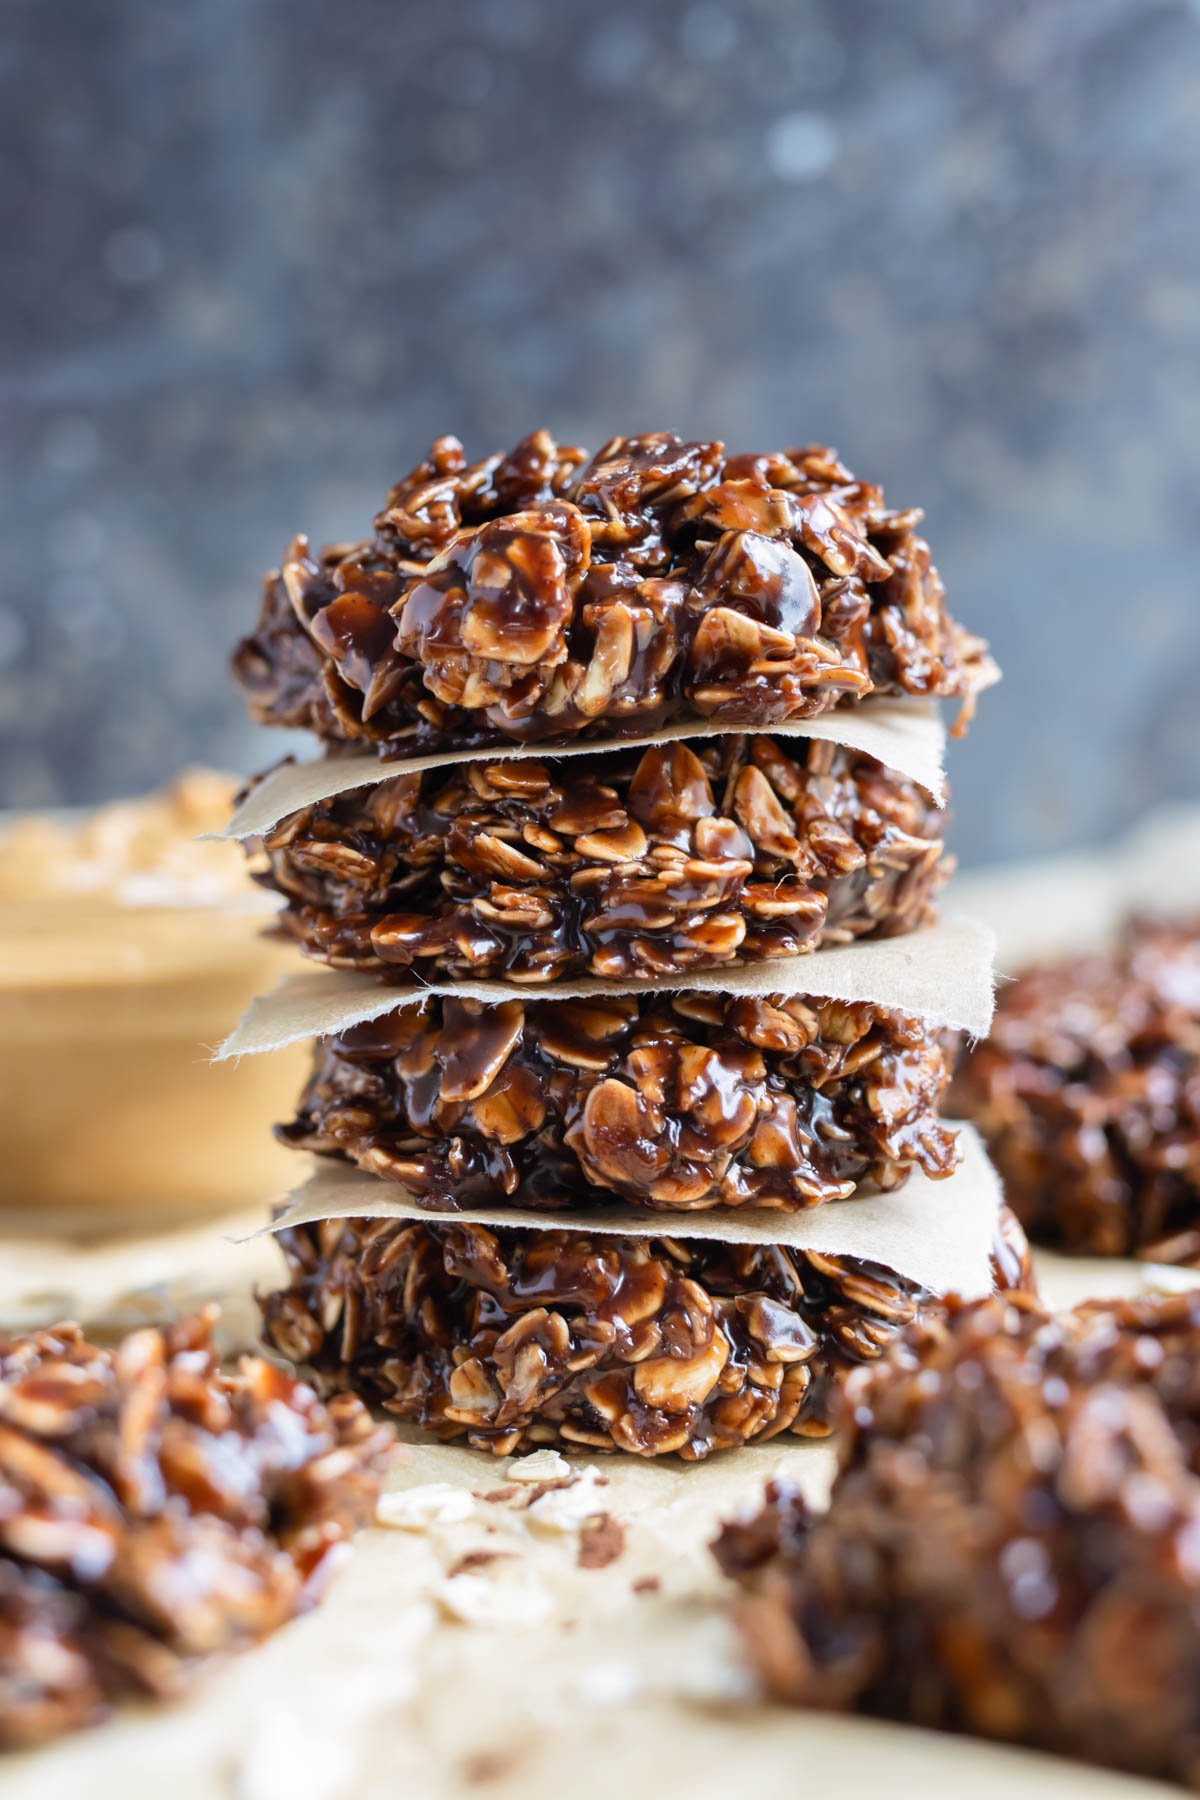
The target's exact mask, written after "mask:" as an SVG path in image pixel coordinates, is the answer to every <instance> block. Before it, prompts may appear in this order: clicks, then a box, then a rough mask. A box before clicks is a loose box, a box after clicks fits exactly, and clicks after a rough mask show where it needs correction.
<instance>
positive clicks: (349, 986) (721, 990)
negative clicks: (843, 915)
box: [213, 918, 995, 1062]
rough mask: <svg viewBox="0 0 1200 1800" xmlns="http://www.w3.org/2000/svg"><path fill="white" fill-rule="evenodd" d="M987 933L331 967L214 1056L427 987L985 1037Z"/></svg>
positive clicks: (308, 1029) (951, 926) (281, 997)
mask: <svg viewBox="0 0 1200 1800" xmlns="http://www.w3.org/2000/svg"><path fill="white" fill-rule="evenodd" d="M994 950H995V936H994V934H993V932H992V930H991V928H990V927H989V926H987V925H982V924H980V923H979V921H978V920H976V919H968V918H950V919H941V920H939V921H938V923H937V924H935V925H928V926H926V927H924V929H923V930H921V931H913V932H909V933H907V934H906V935H904V936H902V937H894V938H868V939H860V940H859V941H858V942H856V943H853V944H838V945H835V946H834V947H833V948H831V949H827V950H815V951H813V952H812V953H811V954H809V955H807V956H787V957H782V956H780V957H772V958H767V959H764V960H763V961H761V962H754V963H726V964H725V965H724V966H723V967H721V968H719V969H701V970H684V971H682V972H681V973H680V974H677V975H666V976H662V977H660V978H659V979H657V980H654V981H602V980H600V979H598V978H597V977H595V976H587V977H586V978H584V979H582V980H579V981H555V982H539V983H536V984H531V983H529V982H518V981H447V980H444V979H441V978H438V977H436V976H435V977H431V978H430V980H429V981H427V982H420V983H416V982H414V983H412V984H410V985H407V986H405V987H394V986H388V985H385V984H384V983H382V982H380V981H378V980H377V979H376V978H375V977H374V976H372V975H368V974H358V973H353V972H346V971H338V970H333V969H324V968H322V969H315V970H312V969H309V970H304V971H303V972H301V973H299V974H296V975H289V976H286V977H285V978H284V980H283V981H282V982H281V983H280V984H279V986H278V987H276V988H273V989H272V991H271V992H270V993H268V994H263V995H260V996H259V997H258V999H256V1000H254V1001H252V1002H251V1004H250V1006H249V1007H248V1009H247V1010H246V1012H245V1013H243V1015H242V1017H241V1019H240V1020H239V1021H238V1024H237V1027H236V1029H235V1030H234V1031H232V1032H231V1033H230V1035H229V1037H227V1038H226V1040H225V1042H224V1043H223V1044H222V1045H221V1047H220V1049H219V1050H218V1051H217V1052H216V1054H215V1056H214V1058H213V1061H214V1062H225V1061H227V1060H228V1058H230V1057H233V1056H257V1055H261V1054H262V1053H264V1052H265V1051H268V1050H282V1049H283V1047H284V1046H285V1045H286V1044H294V1043H296V1042H298V1041H300V1040H301V1039H304V1038H312V1037H329V1036H332V1035H333V1033H335V1032H338V1031H346V1030H348V1029H349V1027H350V1026H352V1025H362V1024H365V1023H366V1022H367V1021H368V1020H369V1019H379V1018H382V1017H383V1016H384V1014H385V1013H390V1012H397V1011H398V1010H399V1009H400V1008H401V1007H404V1006H418V1005H422V1004H423V1003H424V1002H425V1001H426V1000H428V999H431V998H433V997H436V996H442V997H447V996H454V997H456V998H458V999H460V1000H479V1001H482V1002H483V1003H484V1004H485V1005H497V1004H502V1003H503V1002H505V1001H508V1000H514V999H520V1000H530V1001H535V1000H536V1001H538V1002H541V1001H543V1000H550V1001H554V1000H584V999H597V998H603V997H606V996H607V997H609V998H611V997H612V996H614V995H616V994H646V993H649V994H655V993H658V994H664V993H679V992H682V991H686V992H693V993H696V992H699V993H707V994H734V995H751V996H753V995H763V994H784V995H792V994H813V995H816V996H817V997H818V998H820V999H830V1000H845V1001H850V1002H853V1001H867V1002H870V1003H871V1004H873V1005H876V1006H884V1007H891V1008H894V1009H896V1010H897V1011H900V1012H905V1013H910V1014H913V1015H914V1016H916V1017H917V1018H921V1019H926V1020H928V1021H929V1022H930V1024H933V1025H939V1026H946V1027H948V1028H950V1029H951V1030H955V1031H965V1032H966V1033H967V1034H968V1035H969V1036H970V1037H975V1038H979V1037H985V1036H986V1035H987V1031H988V1027H989V1026H990V1024H991V1021H992V1003H993V994H992V958H993V953H994Z"/></svg>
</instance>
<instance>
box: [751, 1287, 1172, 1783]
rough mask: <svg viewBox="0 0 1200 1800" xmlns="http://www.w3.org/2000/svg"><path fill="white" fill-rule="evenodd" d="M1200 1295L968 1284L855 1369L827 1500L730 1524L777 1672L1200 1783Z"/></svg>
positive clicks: (801, 1697)
mask: <svg viewBox="0 0 1200 1800" xmlns="http://www.w3.org/2000/svg"><path fill="white" fill-rule="evenodd" d="M1198 1362H1200V1307H1198V1306H1197V1303H1196V1300H1195V1298H1194V1297H1193V1296H1186V1297H1169V1298H1168V1297H1148V1298H1145V1299H1142V1300H1138V1301H1135V1302H1130V1303H1124V1302H1115V1303H1112V1304H1109V1303H1099V1302H1097V1303H1095V1304H1094V1305H1092V1306H1089V1307H1087V1308H1084V1309H1081V1311H1080V1312H1079V1313H1077V1314H1068V1315H1061V1316H1058V1317H1051V1316H1050V1315H1048V1314H1046V1313H1045V1312H1043V1311H1042V1310H1041V1309H1040V1308H1039V1307H1038V1306H1037V1305H1036V1303H1035V1302H1033V1301H1030V1300H1027V1299H1017V1300H1015V1301H1014V1300H1012V1299H1011V1298H1010V1299H1001V1298H996V1299H993V1300H991V1301H988V1302H984V1303H980V1304H976V1305H973V1306H967V1307H961V1306H956V1305H954V1304H953V1303H952V1304H951V1305H950V1307H949V1308H948V1310H947V1311H945V1312H943V1313H942V1314H940V1315H939V1314H933V1313H930V1314H927V1315H926V1316H924V1317H923V1318H922V1319H921V1320H919V1321H918V1322H917V1323H916V1324H915V1325H914V1326H913V1327H912V1328H911V1329H910V1330H908V1331H905V1332H902V1333H900V1334H899V1335H898V1337H897V1339H896V1341H895V1343H894V1344H893V1347H892V1351H891V1353H890V1354H889V1356H888V1357H887V1358H886V1359H884V1360H883V1361H881V1362H879V1363H878V1364H876V1365H875V1366H874V1367H873V1368H872V1369H870V1370H867V1369H862V1370H858V1371H856V1372H855V1373H854V1374H852V1375H851V1376H850V1377H849V1378H848V1379H847V1382H846V1384H845V1394H844V1404H843V1408H842V1411H841V1414H840V1421H841V1423H842V1425H843V1426H844V1436H843V1440H842V1445H841V1459H840V1470H839V1474H838V1477H837V1480H836V1482H835V1484H834V1489H833V1495H832V1499H831V1502H830V1506H829V1510H828V1512H825V1513H818V1512H815V1511H814V1510H813V1509H812V1508H811V1507H810V1506H809V1505H808V1504H807V1503H806V1502H805V1500H804V1498H803V1496H802V1495H801V1494H800V1493H799V1492H798V1491H797V1490H795V1489H793V1488H790V1487H789V1486H788V1485H786V1484H774V1485H773V1486H772V1487H771V1488H770V1489H768V1493H767V1502H766V1505H765V1507H764V1508H763V1510H762V1511H761V1512H760V1513H758V1514H756V1515H754V1516H752V1517H750V1518H747V1519H745V1520H741V1521H737V1522H735V1523H733V1524H731V1525H730V1526H728V1527H726V1529H725V1530H724V1531H723V1533H722V1535H721V1538H720V1539H719V1540H718V1542H717V1545H716V1551H717V1555H718V1559H719V1560H720V1561H721V1563H722V1565H723V1567H724V1568H725V1569H726V1571H727V1572H728V1573H729V1574H731V1575H734V1576H736V1577H737V1578H738V1579H739V1580H741V1581H742V1582H743V1583H744V1584H745V1585H746V1586H747V1588H748V1589H749V1591H750V1596H751V1597H750V1599H749V1602H748V1604H747V1607H746V1613H745V1623H746V1630H747V1641H748V1644H749V1647H750V1649H751V1652H752V1655H753V1657H754V1660H755V1661H756V1663H757V1665H758V1668H759V1670H760V1672H761V1674H762V1675H763V1677H764V1679H765V1681H766V1683H767V1685H768V1687H769V1688H770V1689H771V1691H772V1692H773V1693H774V1694H775V1695H776V1696H777V1697H779V1698H782V1699H789V1700H795V1701H798V1702H800V1703H801V1704H804V1705H810V1706H818V1707H828V1708H833V1709H836V1710H854V1711H862V1712H868V1713H874V1714H877V1715H880V1716H883V1717H886V1718H896V1719H902V1720H905V1721H908V1722H910V1723H913V1724H917V1725H924V1726H940V1727H944V1728H948V1729H952V1730H959V1731H969V1732H974V1733H977V1734H979V1735H981V1736H985V1737H992V1738H1000V1739H1005V1740H1009V1741H1013V1742H1018V1743H1024V1744H1029V1745H1033V1746H1035V1747H1038V1748H1041V1749H1044V1750H1052V1751H1058V1752H1061V1753H1063V1754H1066V1755H1071V1756H1076V1757H1082V1758H1085V1759H1087V1760H1090V1761H1095V1762H1099V1763H1106V1764H1111V1765H1113V1766H1115V1767H1118V1768H1122V1769H1128V1770H1136V1771H1138V1772H1141V1773H1144V1774H1147V1775H1155V1776H1159V1777H1164V1778H1168V1779H1173V1780H1178V1781H1183V1782H1185V1783H1187V1784H1188V1785H1191V1786H1193V1787H1195V1786H1200V1701H1198V1699H1197V1695H1198V1693H1200V1557H1198V1554H1197V1545H1198V1543H1200V1479H1197V1475H1196V1472H1195V1471H1196V1439H1195V1432H1194V1421H1195V1416H1196V1411H1195V1404H1194V1392H1195V1376H1194V1370H1195V1368H1196V1367H1197V1365H1198Z"/></svg>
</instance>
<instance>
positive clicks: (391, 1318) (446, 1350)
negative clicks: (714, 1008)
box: [263, 1219, 1020, 1461]
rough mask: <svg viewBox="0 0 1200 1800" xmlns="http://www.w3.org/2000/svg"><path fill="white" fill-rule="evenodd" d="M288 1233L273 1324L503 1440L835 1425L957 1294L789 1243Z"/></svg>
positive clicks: (342, 1380)
mask: <svg viewBox="0 0 1200 1800" xmlns="http://www.w3.org/2000/svg"><path fill="white" fill-rule="evenodd" d="M1014 1229H1015V1228H1014V1227H1013V1226H1011V1225H1009V1227H1008V1230H1009V1233H1010V1238H1009V1246H1008V1255H1007V1257H1005V1258H1003V1259H1001V1260H999V1261H995V1262H994V1268H995V1272H996V1278H997V1281H998V1282H1000V1281H1004V1280H1006V1279H1008V1271H1010V1270H1011V1267H1012V1248H1013V1244H1012V1235H1011V1234H1012V1232H1013V1231H1014ZM280 1240H281V1242H282V1245H283V1249H284V1253H285V1255H286V1257H287V1260H288V1264H289V1267H290V1270H291V1284H290V1286H288V1287H286V1288H283V1289H281V1290H279V1291H278V1292H276V1293H273V1294H270V1295H268V1296H267V1297H266V1298H265V1300H264V1302H263V1311H264V1332H265V1336H266V1339H267V1341H268V1342H269V1343H270V1344H272V1345H273V1346H274V1347H275V1348H276V1349H277V1350H280V1351H281V1352H282V1353H283V1354H284V1355H285V1356H288V1357H290V1358H292V1359H293V1361H295V1362H298V1363H301V1364H304V1365H306V1366H309V1367H311V1368H312V1369H313V1370H314V1371H315V1374H316V1377H317V1379H318V1380H319V1381H321V1382H322V1383H324V1384H325V1385H327V1386H329V1387H332V1388H344V1387H350V1388H353V1389H355V1390H356V1391H358V1392H361V1393H367V1394H370V1395H373V1396H376V1397H379V1396H382V1397H383V1398H384V1401H385V1404H386V1406H387V1407H388V1410H389V1411H392V1412H395V1413H398V1414H399V1416H400V1417H401V1418H403V1419H410V1420H413V1421H414V1422H416V1423H418V1424H421V1425H423V1426H425V1427H426V1428H427V1429H428V1430H430V1431H432V1432H433V1433H434V1434H435V1435H436V1436H438V1437H440V1438H456V1437H465V1438H466V1440H467V1442H468V1443H469V1444H471V1445H472V1446H474V1447H475V1448H477V1449H481V1450H490V1451H491V1452H492V1453H493V1454H494V1455H497V1456H506V1455H509V1454H510V1453H511V1452H513V1451H516V1450H521V1449H526V1448H530V1447H534V1446H536V1445H539V1444H561V1445H562V1446H564V1447H566V1448H570V1447H571V1446H573V1445H574V1446H583V1447H586V1448H588V1449H591V1450H614V1449H616V1450H624V1451H629V1452H632V1453H633V1454H635V1455H638V1456H657V1455H662V1454H665V1453H667V1452H675V1453H677V1454H678V1455H680V1456H682V1457H684V1458H686V1459H687V1460H689V1461H695V1460H698V1459H699V1458H701V1457H704V1456H707V1455H708V1454H709V1453H710V1452H711V1451H715V1450H728V1449H733V1448H736V1447H737V1446H739V1445H741V1444H745V1443H749V1442H750V1441H751V1440H753V1439H762V1438H768V1437H773V1436H775V1435H776V1434H777V1433H778V1432H781V1431H792V1432H796V1433H798V1434H799V1435H800V1436H808V1437H822V1436H824V1435H826V1434H827V1433H828V1431H829V1430H830V1428H831V1421H832V1419H833V1416H834V1414H835V1410H836V1394H837V1390H838V1387H839V1385H840V1383H841V1382H842V1380H843V1379H844V1378H845V1376H846V1375H847V1373H848V1372H849V1371H850V1370H852V1369H854V1368H857V1367H859V1366H860V1365H862V1364H863V1363H867V1362H871V1361H873V1360H874V1359H875V1358H876V1357H878V1356H879V1355H880V1354H881V1352H882V1351H884V1350H885V1349H886V1348H887V1346H888V1344H889V1343H891V1342H892V1340H893V1339H894V1338H895V1336H896V1334H897V1332H898V1331H900V1330H901V1329H902V1327H903V1326H905V1325H906V1324H908V1323H910V1322H911V1321H913V1320H914V1319H916V1318H917V1317H918V1316H919V1315H920V1314H921V1312H922V1311H923V1309H924V1308H926V1307H929V1306H934V1307H936V1306H938V1305H940V1304H941V1303H940V1302H939V1301H936V1300H934V1299H932V1297H931V1296H930V1295H928V1294H927V1293H925V1292H924V1291H923V1290H921V1289H920V1288H918V1287H916V1286H915V1285H914V1284H913V1283H911V1282H908V1281H905V1280H903V1279H901V1278H900V1277H898V1276H897V1275H895V1274H894V1273H892V1272H891V1271H890V1270H886V1269H882V1268H878V1267H875V1266H874V1265H872V1264H870V1263H864V1262H859V1261H856V1260H853V1259H849V1258H840V1257H833V1256H824V1255H820V1254H818V1253H817V1252H815V1251H799V1250H793V1249H789V1248H786V1247H784V1246H782V1245H761V1244H726V1243H719V1242H713V1241H703V1240H692V1241H689V1242H684V1241H680V1240H679V1239H676V1238H665V1237H658V1238H651V1237H615V1236H607V1235H602V1234H594V1235H589V1234H587V1233H586V1232H582V1231H562V1230H546V1231H536V1232H532V1231H520V1230H507V1231H499V1230H489V1229H487V1228H485V1227H483V1226H479V1225H449V1224H438V1225H425V1224H410V1223H408V1222H398V1221H396V1220H391V1219H328V1220H325V1221H323V1222H322V1223H319V1224H314V1225H299V1226H292V1227H290V1228H288V1229H286V1230H284V1231H281V1232H280ZM1018 1260H1020V1259H1019V1258H1018Z"/></svg>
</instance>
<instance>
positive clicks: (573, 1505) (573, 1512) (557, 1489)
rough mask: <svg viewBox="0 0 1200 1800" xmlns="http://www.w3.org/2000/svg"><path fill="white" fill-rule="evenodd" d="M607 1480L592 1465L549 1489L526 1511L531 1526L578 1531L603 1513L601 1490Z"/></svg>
mask: <svg viewBox="0 0 1200 1800" xmlns="http://www.w3.org/2000/svg"><path fill="white" fill-rule="evenodd" d="M607 1486H608V1483H607V1481H606V1480H605V1479H604V1478H603V1477H602V1476H601V1475H600V1473H599V1471H598V1470H597V1469H595V1468H593V1467H592V1465H591V1464H590V1463H589V1464H588V1466H587V1467H586V1468H584V1469H583V1470H581V1471H580V1473H579V1475H578V1476H577V1477H575V1479H574V1480H572V1481H570V1482H567V1483H562V1484H555V1486H554V1487H547V1488H545V1489H544V1491H543V1492H542V1493H540V1494H539V1495H538V1497H537V1498H536V1499H535V1500H534V1501H532V1502H531V1504H530V1505H529V1506H528V1507H527V1508H526V1517H527V1519H528V1520H529V1523H530V1524H531V1525H533V1526H535V1527H537V1528H538V1529H540V1530H542V1531H561V1532H570V1531H578V1530H579V1529H580V1527H581V1526H582V1525H583V1522H584V1520H585V1519H590V1518H592V1517H593V1515H594V1514H596V1513H599V1512H600V1511H601V1510H602V1505H603V1496H602V1495H601V1493H600V1491H599V1490H600V1489H601V1488H604V1487H607Z"/></svg>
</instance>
